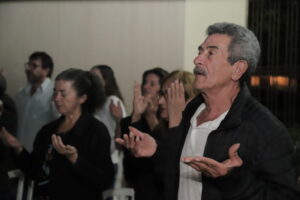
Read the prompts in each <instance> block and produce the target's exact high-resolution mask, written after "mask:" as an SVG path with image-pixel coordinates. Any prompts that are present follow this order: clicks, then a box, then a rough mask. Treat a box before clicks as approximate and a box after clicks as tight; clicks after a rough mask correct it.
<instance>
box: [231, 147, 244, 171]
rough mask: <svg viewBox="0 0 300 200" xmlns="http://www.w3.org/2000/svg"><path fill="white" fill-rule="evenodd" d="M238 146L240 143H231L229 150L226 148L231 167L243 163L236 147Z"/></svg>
mask: <svg viewBox="0 0 300 200" xmlns="http://www.w3.org/2000/svg"><path fill="white" fill-rule="evenodd" d="M239 148H240V144H239V143H237V144H233V145H232V146H231V147H230V148H229V150H228V154H229V159H230V160H231V161H232V162H231V163H232V165H233V166H232V167H240V166H242V164H243V160H242V159H241V158H240V156H239V155H238V149H239Z"/></svg>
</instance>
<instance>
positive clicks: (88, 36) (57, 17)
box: [0, 0, 247, 112]
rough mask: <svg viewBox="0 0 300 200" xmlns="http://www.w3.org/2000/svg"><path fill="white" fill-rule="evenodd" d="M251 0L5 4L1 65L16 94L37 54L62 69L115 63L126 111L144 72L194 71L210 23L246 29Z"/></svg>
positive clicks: (0, 7)
mask: <svg viewBox="0 0 300 200" xmlns="http://www.w3.org/2000/svg"><path fill="white" fill-rule="evenodd" d="M246 2H247V0H186V1H184V0H164V1H158V0H145V1H143V0H139V1H138V0H132V1H128V0H119V1H117V0H113V1H108V0H105V1H16V2H14V1H13V2H11V1H2V2H0V27H1V29H0V68H3V69H4V71H5V74H6V77H7V79H8V93H9V94H10V95H12V96H13V95H14V94H15V93H16V92H17V91H18V89H19V88H20V87H22V86H24V85H25V84H26V78H25V74H24V69H23V68H24V67H23V64H24V62H26V61H27V59H28V56H29V55H30V54H31V53H32V52H34V51H36V50H42V51H46V52H48V53H49V54H50V55H51V56H52V57H53V60H54V63H55V70H54V74H53V75H54V77H55V76H56V75H57V74H58V73H59V72H61V71H62V70H64V69H67V68H70V67H74V68H82V69H90V67H92V66H93V65H96V64H108V65H110V66H112V68H113V69H114V71H115V74H116V77H117V79H118V82H119V85H120V87H121V91H122V93H123V96H124V97H125V101H126V105H127V108H128V111H129V112H130V111H131V102H132V87H133V82H134V80H137V81H140V80H141V75H142V72H143V71H144V70H146V69H149V68H152V67H156V66H162V67H164V68H165V69H167V70H169V71H171V70H174V69H182V68H185V69H187V70H191V69H192V68H193V63H192V61H193V58H194V56H195V55H196V53H197V51H196V50H197V47H198V45H199V44H200V42H201V41H202V40H203V39H204V31H205V28H206V27H207V25H209V24H211V23H213V22H216V21H231V22H236V23H239V24H245V21H246V14H247V12H246V4H247V3H246Z"/></svg>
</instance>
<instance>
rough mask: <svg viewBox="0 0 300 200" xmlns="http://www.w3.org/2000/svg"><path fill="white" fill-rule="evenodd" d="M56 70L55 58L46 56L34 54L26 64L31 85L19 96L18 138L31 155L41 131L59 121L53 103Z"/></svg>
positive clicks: (16, 100) (21, 91) (17, 103)
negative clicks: (54, 69) (44, 126)
mask: <svg viewBox="0 0 300 200" xmlns="http://www.w3.org/2000/svg"><path fill="white" fill-rule="evenodd" d="M53 68H54V65H53V61H52V58H51V57H50V56H49V55H48V54H47V53H45V52H34V53H33V54H31V55H30V56H29V61H28V62H27V63H25V73H26V77H27V82H28V84H27V86H26V87H24V88H22V89H21V90H20V91H19V92H18V94H17V95H16V97H15V102H16V106H17V112H18V119H19V123H18V131H17V137H18V138H19V139H20V141H21V142H22V144H23V145H24V147H25V148H26V149H27V150H28V152H31V151H32V148H33V141H34V139H35V136H36V134H37V132H38V130H40V129H41V127H42V126H43V125H45V124H47V123H49V122H50V121H53V120H54V119H56V118H57V117H58V113H57V111H56V109H55V106H54V104H53V103H52V93H53V86H54V84H53V82H52V81H51V79H50V78H51V75H52V72H53Z"/></svg>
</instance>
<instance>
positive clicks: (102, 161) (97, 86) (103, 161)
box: [0, 69, 113, 200]
mask: <svg viewBox="0 0 300 200" xmlns="http://www.w3.org/2000/svg"><path fill="white" fill-rule="evenodd" d="M53 100H54V103H55V105H56V108H57V110H58V112H59V113H61V117H60V118H59V119H58V120H56V121H54V122H52V123H50V124H47V125H45V126H44V127H43V128H42V129H41V130H40V131H39V133H38V134H37V136H36V138H35V142H34V149H33V152H32V153H31V154H29V153H28V152H27V151H26V150H25V149H24V148H23V147H22V145H21V143H20V142H19V141H18V140H17V139H16V138H15V137H13V136H12V135H10V134H9V133H8V132H7V131H6V130H5V129H2V130H1V133H0V138H1V139H2V141H3V142H4V143H5V144H6V145H8V146H10V147H12V148H13V149H14V150H15V152H16V153H17V155H18V156H17V161H18V163H19V166H20V168H21V169H22V170H23V171H24V172H25V173H26V174H27V175H29V176H30V177H32V178H33V179H34V180H35V182H36V189H35V192H36V193H37V196H38V199H55V200H57V199H64V200H65V199H95V200H96V199H97V200H99V199H102V198H101V194H102V191H103V190H105V189H106V188H108V187H109V186H110V185H111V183H112V180H113V165H112V161H111V158H110V146H109V145H110V136H109V134H108V131H107V129H106V127H105V126H104V125H103V124H102V123H101V122H100V121H98V120H96V119H95V118H94V117H93V112H94V111H95V109H96V108H97V107H98V106H100V105H102V104H103V102H104V101H105V96H104V91H103V86H102V85H101V83H100V81H99V79H98V78H97V77H95V76H94V75H92V74H91V73H89V72H85V71H83V70H79V69H69V70H66V71H63V72H62V73H60V74H59V75H58V76H57V77H56V79H55V87H54V95H53Z"/></svg>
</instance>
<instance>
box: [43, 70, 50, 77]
mask: <svg viewBox="0 0 300 200" xmlns="http://www.w3.org/2000/svg"><path fill="white" fill-rule="evenodd" d="M43 70H44V74H45V77H47V76H48V74H49V72H50V69H49V68H43Z"/></svg>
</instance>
